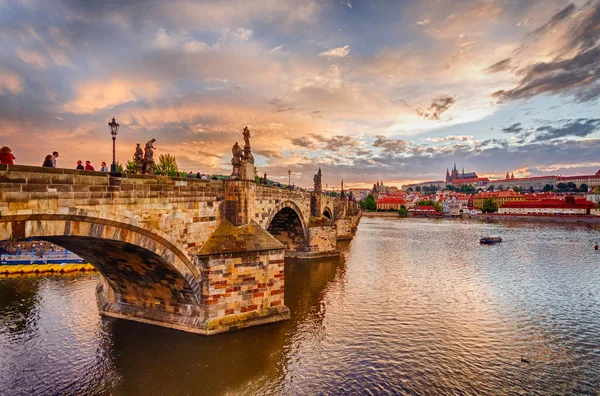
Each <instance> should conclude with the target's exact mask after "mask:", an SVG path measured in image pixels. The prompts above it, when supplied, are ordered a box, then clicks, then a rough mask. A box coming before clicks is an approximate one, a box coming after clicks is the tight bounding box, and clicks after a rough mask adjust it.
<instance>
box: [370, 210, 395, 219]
mask: <svg viewBox="0 0 600 396" xmlns="http://www.w3.org/2000/svg"><path fill="white" fill-rule="evenodd" d="M362 217H397V218H400V215H399V214H398V212H366V211H365V212H362Z"/></svg>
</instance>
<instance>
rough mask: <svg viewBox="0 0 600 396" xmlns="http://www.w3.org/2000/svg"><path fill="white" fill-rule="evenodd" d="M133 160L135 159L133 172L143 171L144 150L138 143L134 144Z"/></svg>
mask: <svg viewBox="0 0 600 396" xmlns="http://www.w3.org/2000/svg"><path fill="white" fill-rule="evenodd" d="M133 160H134V161H135V173H140V174H141V173H142V172H143V171H144V150H142V146H140V144H139V143H137V145H136V146H135V153H134V154H133Z"/></svg>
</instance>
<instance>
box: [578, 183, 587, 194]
mask: <svg viewBox="0 0 600 396" xmlns="http://www.w3.org/2000/svg"><path fill="white" fill-rule="evenodd" d="M579 189H580V190H581V192H587V190H588V185H587V184H585V183H581V186H579Z"/></svg>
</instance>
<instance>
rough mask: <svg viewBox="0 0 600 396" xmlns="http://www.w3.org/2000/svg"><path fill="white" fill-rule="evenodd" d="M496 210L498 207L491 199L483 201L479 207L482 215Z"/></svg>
mask: <svg viewBox="0 0 600 396" xmlns="http://www.w3.org/2000/svg"><path fill="white" fill-rule="evenodd" d="M497 210H498V206H497V205H496V204H495V203H494V201H492V199H491V198H488V199H486V200H485V201H483V205H482V206H481V211H482V212H483V213H492V212H495V211H497Z"/></svg>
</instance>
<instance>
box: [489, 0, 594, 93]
mask: <svg viewBox="0 0 600 396" xmlns="http://www.w3.org/2000/svg"><path fill="white" fill-rule="evenodd" d="M574 7H575V6H574V5H573V4H570V5H569V6H567V7H566V8H564V9H563V10H562V11H560V12H559V13H557V14H555V15H554V16H553V17H552V18H551V19H550V20H549V21H548V22H547V23H546V24H545V25H543V26H542V27H541V28H539V29H537V30H536V31H534V32H533V37H537V36H539V34H540V32H544V31H546V30H547V29H548V26H550V27H554V26H555V25H556V24H557V23H558V22H560V21H566V20H567V19H568V18H569V20H568V21H569V27H567V28H565V29H564V33H563V35H562V37H561V38H560V39H558V38H556V39H554V40H555V41H558V42H563V43H567V45H564V46H563V47H562V48H558V49H557V50H556V51H555V52H554V53H552V57H551V59H550V60H548V61H544V62H536V63H533V64H530V65H527V66H525V67H522V68H520V69H518V70H517V72H516V75H517V76H518V77H519V81H518V84H517V86H516V87H514V88H512V89H506V90H498V91H496V92H494V93H493V95H492V97H494V98H496V99H498V101H499V102H500V103H502V102H504V101H508V100H518V99H527V98H531V97H533V96H536V95H540V94H552V95H556V94H559V95H572V96H573V97H574V98H575V100H577V101H579V102H589V101H593V100H596V99H597V98H598V96H599V95H600V44H598V42H599V40H600V28H598V27H599V26H600V3H598V2H595V3H588V5H587V6H584V8H583V9H582V10H579V11H578V12H575V8H574ZM540 29H542V30H540Z"/></svg>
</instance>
